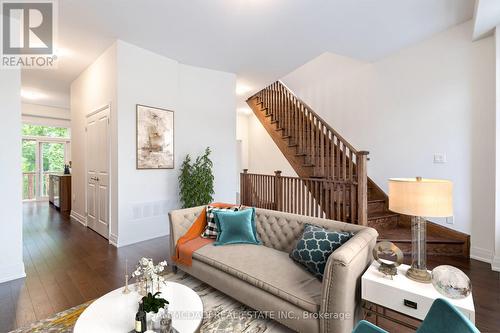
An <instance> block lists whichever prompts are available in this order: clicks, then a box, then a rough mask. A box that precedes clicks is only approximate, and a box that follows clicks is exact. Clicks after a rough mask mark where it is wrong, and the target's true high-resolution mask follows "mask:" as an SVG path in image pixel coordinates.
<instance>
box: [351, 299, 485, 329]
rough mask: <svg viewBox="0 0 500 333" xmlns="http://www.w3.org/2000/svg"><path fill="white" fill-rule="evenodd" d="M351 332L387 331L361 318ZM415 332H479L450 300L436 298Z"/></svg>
mask: <svg viewBox="0 0 500 333" xmlns="http://www.w3.org/2000/svg"><path fill="white" fill-rule="evenodd" d="M353 333H387V331H384V330H383V329H381V328H379V327H377V326H375V325H373V324H372V323H369V322H367V321H366V320H361V321H360V322H359V323H358V325H356V327H355V328H354V330H353ZM416 333H479V330H478V329H477V328H476V327H475V326H474V325H473V324H472V323H471V322H470V321H469V319H468V318H467V317H466V316H465V315H464V314H463V313H462V312H460V311H458V310H457V309H456V308H455V307H454V306H453V305H452V304H451V303H450V302H448V301H447V300H445V299H442V298H438V299H436V300H435V301H434V302H433V303H432V306H431V308H430V310H429V312H428V313H427V316H425V319H424V321H423V322H422V325H420V327H419V328H418V330H417V332H416Z"/></svg>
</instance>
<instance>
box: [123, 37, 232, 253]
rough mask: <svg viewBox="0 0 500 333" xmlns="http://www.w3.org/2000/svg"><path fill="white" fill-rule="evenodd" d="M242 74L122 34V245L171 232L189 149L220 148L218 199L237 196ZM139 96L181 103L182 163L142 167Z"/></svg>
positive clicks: (178, 152)
mask: <svg viewBox="0 0 500 333" xmlns="http://www.w3.org/2000/svg"><path fill="white" fill-rule="evenodd" d="M234 91H235V76H234V75H233V74H229V73H223V72H218V71H212V70H207V69H203V68H198V67H193V66H187V65H183V64H179V63H178V62H177V61H175V60H172V59H168V58H165V57H163V56H160V55H157V54H155V53H152V52H150V51H147V50H144V49H141V48H139V47H136V46H134V45H131V44H128V43H125V42H122V41H118V112H119V115H118V146H119V152H118V168H119V185H118V188H119V193H118V198H119V200H118V201H119V213H118V214H119V217H120V222H119V232H118V245H119V246H122V245H126V244H130V243H134V242H138V241H141V240H145V239H150V238H154V237H159V236H163V235H166V234H167V233H168V217H167V214H168V212H169V211H170V210H172V209H176V208H179V207H180V203H179V195H178V193H179V188H178V180H177V177H178V175H179V167H180V165H181V163H182V160H183V159H184V157H185V156H186V154H188V153H189V154H191V155H192V156H197V155H198V154H201V153H202V152H203V150H204V149H205V147H207V146H210V147H211V148H212V150H213V154H212V160H213V162H214V174H215V199H216V200H220V201H228V202H234V201H235V196H236V191H237V188H236V182H235V180H236V158H235V154H236V127H235V126H236V115H235V108H236V106H235V103H236V101H235V93H234ZM136 104H144V105H150V106H155V107H159V108H165V109H168V110H173V111H175V114H174V142H175V169H173V170H136V162H135V157H136V150H135V149H136V143H135V133H136Z"/></svg>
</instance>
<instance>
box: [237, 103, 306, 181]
mask: <svg viewBox="0 0 500 333" xmlns="http://www.w3.org/2000/svg"><path fill="white" fill-rule="evenodd" d="M247 122H248V140H249V141H248V142H249V144H248V172H250V173H262V174H266V175H274V171H276V170H281V172H282V173H281V174H282V175H283V176H291V177H297V173H296V172H295V170H293V168H292V166H291V165H290V163H288V161H287V159H286V158H285V156H284V155H283V153H282V152H281V150H279V148H278V146H276V144H275V143H274V141H273V139H272V138H271V136H270V135H269V133H267V131H266V129H265V128H264V126H262V124H261V123H260V121H259V119H257V117H256V116H255V115H254V114H253V113H252V114H251V115H249V116H248V120H247Z"/></svg>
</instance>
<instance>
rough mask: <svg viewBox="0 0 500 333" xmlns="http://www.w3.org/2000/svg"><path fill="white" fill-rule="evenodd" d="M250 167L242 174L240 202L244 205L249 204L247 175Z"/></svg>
mask: <svg viewBox="0 0 500 333" xmlns="http://www.w3.org/2000/svg"><path fill="white" fill-rule="evenodd" d="M247 172H248V169H243V172H242V173H241V174H240V204H242V205H247V202H246V199H245V198H246V186H245V182H246V175H247Z"/></svg>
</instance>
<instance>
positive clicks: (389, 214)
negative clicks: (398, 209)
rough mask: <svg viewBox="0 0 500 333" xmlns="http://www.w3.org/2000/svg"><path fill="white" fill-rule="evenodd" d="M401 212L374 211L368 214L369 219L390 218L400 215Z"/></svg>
mask: <svg viewBox="0 0 500 333" xmlns="http://www.w3.org/2000/svg"><path fill="white" fill-rule="evenodd" d="M398 215H399V214H398V213H393V212H387V211H385V212H377V213H373V214H370V215H369V216H368V220H375V219H381V218H389V217H394V216H398Z"/></svg>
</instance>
